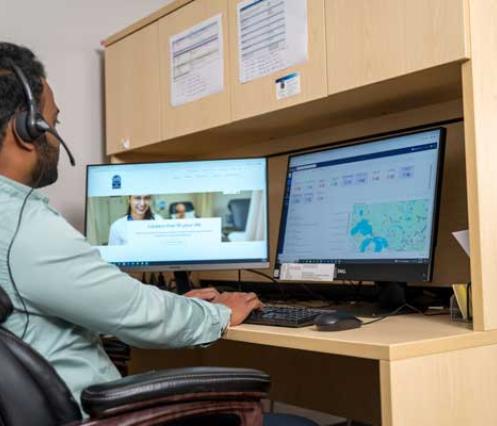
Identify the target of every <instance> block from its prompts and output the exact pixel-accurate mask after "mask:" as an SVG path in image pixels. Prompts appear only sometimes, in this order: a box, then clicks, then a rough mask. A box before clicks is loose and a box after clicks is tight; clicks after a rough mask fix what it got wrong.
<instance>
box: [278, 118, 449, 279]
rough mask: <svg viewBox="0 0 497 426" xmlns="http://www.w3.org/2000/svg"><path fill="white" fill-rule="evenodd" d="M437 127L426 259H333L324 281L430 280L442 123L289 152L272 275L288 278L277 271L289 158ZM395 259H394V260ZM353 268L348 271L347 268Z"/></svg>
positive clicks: (442, 151)
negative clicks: (330, 272) (329, 275)
mask: <svg viewBox="0 0 497 426" xmlns="http://www.w3.org/2000/svg"><path fill="white" fill-rule="evenodd" d="M433 131H439V132H440V135H439V149H438V156H437V172H436V181H435V194H434V196H435V200H434V206H433V218H432V233H431V236H430V252H429V257H428V261H427V262H419V263H415V262H412V261H409V262H408V261H404V262H403V261H401V260H399V259H379V260H363V261H354V260H348V261H340V262H337V263H335V269H336V277H335V279H334V280H330V281H324V282H333V281H335V280H337V281H340V280H353V281H377V282H378V281H395V282H398V281H400V282H430V281H431V280H432V278H433V267H434V260H435V259H434V258H435V248H436V245H437V238H438V222H439V216H440V200H441V194H442V181H443V164H444V159H445V147H446V137H447V129H446V128H445V127H441V126H437V127H432V128H430V127H427V128H425V129H419V130H414V131H407V132H402V131H400V132H395V133H394V132H392V133H390V134H388V135H383V136H378V137H371V138H368V137H367V136H365V137H364V138H361V139H360V140H356V141H354V142H344V143H340V142H336V143H330V144H329V145H328V146H320V147H319V148H318V149H312V148H310V149H309V150H305V151H299V152H298V153H295V154H291V155H289V156H288V161H287V169H286V174H285V188H284V192H283V199H282V208H281V216H280V222H279V230H278V240H277V247H276V253H275V257H274V259H275V261H274V267H273V276H274V277H275V278H278V279H279V280H280V281H288V280H284V279H281V278H280V277H279V272H280V270H281V264H280V262H279V259H278V255H279V253H280V248H282V247H281V245H282V238H283V236H282V227H283V218H284V214H285V198H286V195H287V191H288V170H289V168H290V162H291V160H292V158H295V157H298V156H302V155H308V154H314V153H319V152H322V151H330V150H333V149H340V148H346V147H352V146H357V145H364V144H368V143H372V142H379V141H387V140H390V139H396V138H399V137H403V136H410V135H415V134H420V133H427V132H433ZM395 260H397V262H395ZM350 268H352V269H351V270H350V271H349V270H348V269H350Z"/></svg>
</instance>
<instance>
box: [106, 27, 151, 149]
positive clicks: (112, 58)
mask: <svg viewBox="0 0 497 426" xmlns="http://www.w3.org/2000/svg"><path fill="white" fill-rule="evenodd" d="M157 53H158V26H157V24H156V23H155V24H151V25H149V26H147V27H145V28H143V29H141V30H139V31H138V32H136V33H133V34H131V35H129V36H127V37H126V38H124V39H122V40H120V41H118V42H116V43H115V44H112V45H110V46H109V47H108V48H107V49H106V50H105V97H106V99H105V103H106V121H107V154H115V153H118V152H123V151H126V150H128V149H133V148H137V147H140V146H144V145H149V144H152V143H155V142H159V141H160V102H159V62H158V55H157Z"/></svg>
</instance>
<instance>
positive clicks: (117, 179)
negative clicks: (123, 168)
mask: <svg viewBox="0 0 497 426" xmlns="http://www.w3.org/2000/svg"><path fill="white" fill-rule="evenodd" d="M112 189H121V176H119V175H114V176H112Z"/></svg>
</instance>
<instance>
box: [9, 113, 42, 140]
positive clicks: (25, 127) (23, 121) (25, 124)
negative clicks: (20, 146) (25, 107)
mask: <svg viewBox="0 0 497 426" xmlns="http://www.w3.org/2000/svg"><path fill="white" fill-rule="evenodd" d="M15 126H16V132H17V134H18V135H19V137H20V138H21V139H22V140H23V141H24V142H34V141H35V140H37V139H38V138H39V137H40V136H41V135H43V134H44V133H45V132H46V131H47V129H49V128H50V126H49V125H48V123H47V122H46V121H45V120H44V119H43V117H42V116H41V115H40V114H39V113H37V114H36V116H35V119H34V120H33V124H32V125H30V122H29V113H28V112H27V111H20V112H18V113H17V114H16V118H15Z"/></svg>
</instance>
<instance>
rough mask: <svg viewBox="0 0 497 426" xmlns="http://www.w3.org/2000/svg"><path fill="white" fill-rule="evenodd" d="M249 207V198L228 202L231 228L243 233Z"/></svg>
mask: <svg viewBox="0 0 497 426" xmlns="http://www.w3.org/2000/svg"><path fill="white" fill-rule="evenodd" d="M249 207H250V198H236V199H234V200H230V201H229V202H228V209H229V211H230V212H231V218H232V221H233V226H234V227H235V228H237V229H239V230H240V231H245V228H246V226H247V217H248V213H249Z"/></svg>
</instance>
